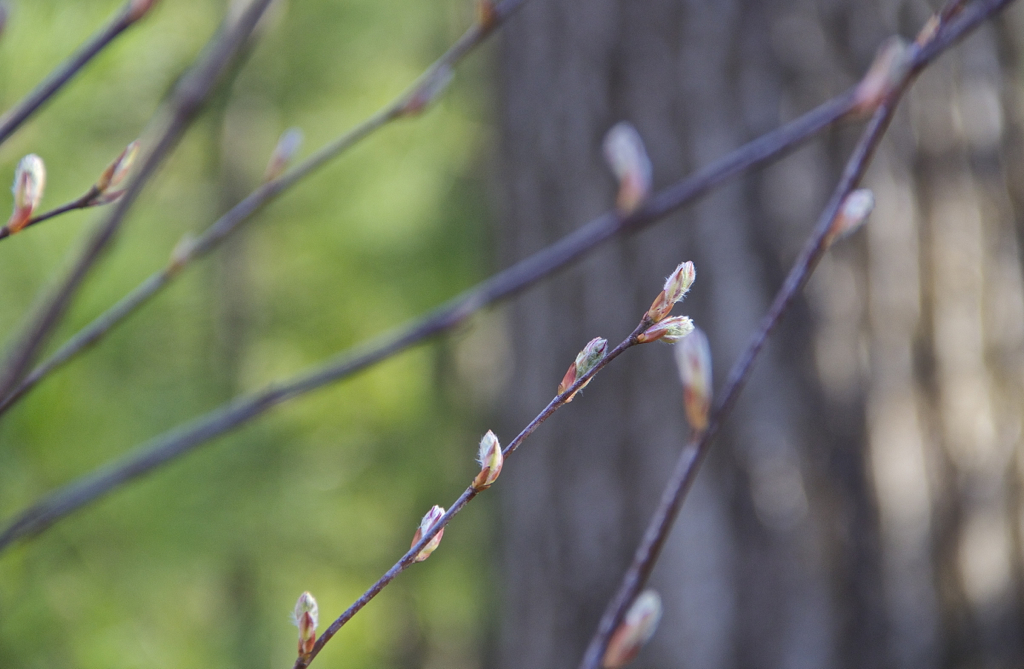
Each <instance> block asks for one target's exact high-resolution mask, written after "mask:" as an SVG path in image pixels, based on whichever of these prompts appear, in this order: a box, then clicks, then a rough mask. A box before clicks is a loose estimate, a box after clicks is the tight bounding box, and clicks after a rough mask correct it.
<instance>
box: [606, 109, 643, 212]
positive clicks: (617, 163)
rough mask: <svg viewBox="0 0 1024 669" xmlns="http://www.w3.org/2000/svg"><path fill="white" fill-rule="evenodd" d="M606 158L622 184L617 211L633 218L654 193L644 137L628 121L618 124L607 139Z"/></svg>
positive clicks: (609, 132) (620, 185)
mask: <svg viewBox="0 0 1024 669" xmlns="http://www.w3.org/2000/svg"><path fill="white" fill-rule="evenodd" d="M604 157H605V160H607V161H608V166H609V167H611V169H612V172H613V173H614V174H615V178H616V179H618V180H619V193H618V195H617V196H616V198H615V207H616V209H618V210H619V213H621V214H623V215H627V214H631V213H633V212H634V211H636V210H637V208H639V207H640V205H642V204H643V203H644V201H645V200H646V199H647V196H648V195H650V193H651V171H652V170H651V160H650V158H648V157H647V150H646V149H645V148H644V142H643V139H641V138H640V133H639V132H637V130H636V128H634V127H633V126H632V125H631V124H630V123H627V122H626V121H622V122H620V123H616V124H615V125H614V126H612V129H611V130H609V131H608V134H607V135H605V138H604Z"/></svg>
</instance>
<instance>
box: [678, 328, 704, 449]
mask: <svg viewBox="0 0 1024 669" xmlns="http://www.w3.org/2000/svg"><path fill="white" fill-rule="evenodd" d="M675 354H676V365H677V366H678V368H679V379H680V380H681V381H682V382H683V406H684V407H685V409H686V420H688V421H689V422H690V427H692V428H693V429H694V430H696V431H698V432H702V431H704V429H705V428H707V426H708V413H709V412H710V411H711V392H712V389H711V383H712V382H711V346H710V345H709V344H708V338H707V336H706V335H705V334H704V332H703V331H702V330H701V329H700V328H694V330H693V332H692V333H690V335H689V336H687V337H684V338H683V340H682V341H681V342H679V343H678V344H676V348H675Z"/></svg>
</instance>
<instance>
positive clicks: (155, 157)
mask: <svg viewBox="0 0 1024 669" xmlns="http://www.w3.org/2000/svg"><path fill="white" fill-rule="evenodd" d="M270 1H271V0H253V2H252V4H251V5H249V7H248V8H247V9H246V10H245V12H244V13H243V14H242V15H241V17H240V18H239V19H238V21H237V22H235V23H234V24H232V25H230V26H228V25H225V26H223V27H222V28H221V30H220V31H219V32H218V33H217V35H215V36H214V37H213V38H212V39H211V41H210V43H209V44H208V46H207V48H206V50H205V53H204V55H202V56H200V59H199V61H198V62H197V64H196V65H195V66H193V68H192V70H191V71H190V72H189V73H188V74H187V75H186V76H185V77H184V78H183V79H182V81H181V82H180V83H179V84H178V86H177V88H176V89H175V92H174V94H173V95H172V98H171V101H170V105H169V109H167V111H166V113H165V114H164V117H163V118H162V119H161V120H160V125H161V126H162V128H161V130H160V132H159V134H158V139H157V140H156V142H155V143H154V146H153V149H152V150H151V151H150V152H149V154H148V155H147V156H146V157H145V158H144V159H143V160H142V162H141V165H140V167H139V171H138V173H137V174H136V175H135V177H134V178H133V179H132V180H131V182H130V183H129V185H128V188H127V190H126V192H125V194H124V196H123V197H122V198H121V199H120V200H118V202H117V204H116V205H114V209H113V211H112V212H111V213H110V215H109V216H108V217H107V220H106V221H104V222H103V224H102V225H100V227H99V229H98V230H97V231H96V232H95V233H94V234H93V236H92V237H91V238H90V239H89V241H88V243H87V244H86V247H85V249H84V250H83V251H82V253H81V254H80V255H79V257H78V260H77V261H76V262H75V264H74V266H73V267H72V269H71V271H70V272H69V273H68V275H67V276H66V277H65V278H64V280H63V281H62V282H61V283H60V285H59V286H58V288H57V290H56V291H54V292H53V293H52V294H51V295H50V297H49V298H48V299H47V300H45V301H44V303H43V306H42V308H41V309H40V310H39V312H38V314H37V315H36V316H35V317H34V318H32V319H31V320H30V323H29V326H28V327H27V328H26V331H25V333H24V334H23V336H22V337H21V339H20V340H19V341H17V343H16V344H15V345H14V347H13V350H12V351H11V352H10V353H9V354H8V355H7V359H6V361H5V363H4V366H3V369H2V371H0V397H6V396H8V395H9V394H10V392H11V391H12V390H13V389H14V387H15V386H16V384H17V383H18V382H19V381H21V379H22V376H23V375H24V374H25V371H26V370H27V369H28V366H29V365H30V364H31V363H32V361H33V359H34V358H35V356H36V353H37V352H38V351H39V349H40V348H41V347H42V346H43V344H44V343H45V342H46V340H47V339H48V338H49V335H50V333H51V332H52V331H53V329H54V328H55V327H56V326H57V324H58V323H59V322H60V319H61V318H62V317H63V315H64V312H65V311H66V310H67V307H68V305H69V304H70V303H71V299H72V298H73V297H74V295H75V293H76V292H77V291H78V288H79V287H80V286H81V285H82V283H83V282H84V281H85V277H86V275H87V274H88V273H89V270H91V269H92V267H93V266H94V265H95V264H96V262H97V261H98V260H99V259H100V257H101V256H102V255H103V252H104V251H105V250H106V248H107V247H108V246H109V244H110V243H111V242H112V241H113V240H114V237H115V236H116V235H117V233H118V231H119V230H120V228H121V224H122V223H123V221H124V218H125V215H126V214H127V213H128V209H129V208H130V207H131V206H132V204H134V202H135V199H136V198H137V197H138V195H139V193H140V192H141V191H142V188H143V187H144V186H145V184H146V182H147V181H148V180H149V178H150V177H152V176H153V174H154V172H155V171H156V169H157V167H158V166H159V165H160V163H161V162H163V160H164V158H166V157H167V156H168V155H169V154H170V152H171V151H172V150H173V149H174V147H175V146H176V145H177V143H178V140H179V139H181V137H182V135H183V134H184V133H185V130H186V129H187V128H188V126H189V125H190V124H191V122H192V120H193V119H194V118H195V117H196V115H197V114H198V113H199V110H200V109H201V108H202V105H203V102H205V100H206V98H207V97H208V96H209V94H210V92H211V91H212V90H213V87H214V84H215V83H216V82H217V79H218V78H219V75H220V73H221V72H222V71H223V70H224V68H225V67H226V66H227V65H228V64H229V63H230V62H231V60H232V58H233V57H234V56H235V54H237V53H238V51H239V49H240V48H241V47H242V45H243V44H244V43H245V42H246V39H247V38H248V36H249V35H250V33H252V31H253V29H254V28H255V26H256V22H257V21H258V20H259V18H260V16H262V14H263V12H264V10H265V9H266V8H267V6H268V5H269V4H270ZM130 6H134V3H133V5H130Z"/></svg>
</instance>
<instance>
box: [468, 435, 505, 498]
mask: <svg viewBox="0 0 1024 669" xmlns="http://www.w3.org/2000/svg"><path fill="white" fill-rule="evenodd" d="M476 461H477V462H479V463H480V473H479V474H477V475H476V478H475V479H473V489H474V490H486V489H487V488H490V487H491V485H493V484H494V482H495V481H497V480H498V475H499V474H501V467H502V464H503V463H504V456H503V455H502V454H501V444H500V443H498V438H497V437H496V436H494V433H493V432H491V431H490V430H488V431H487V434H485V435H484V437H483V439H481V440H480V451H479V452H478V453H477V457H476Z"/></svg>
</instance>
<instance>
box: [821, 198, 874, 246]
mask: <svg viewBox="0 0 1024 669" xmlns="http://www.w3.org/2000/svg"><path fill="white" fill-rule="evenodd" d="M874 208H875V196H874V195H873V194H872V193H871V191H870V190H868V189H867V188H861V189H859V190H855V191H853V192H852V193H850V194H849V195H847V196H846V199H845V200H843V204H842V205H841V206H840V207H839V213H838V214H836V217H835V220H833V221H832V225H831V226H830V227H829V229H828V234H827V235H826V237H825V243H826V244H832V243H833V242H835V241H836V240H839V239H843V238H844V237H848V236H850V235H852V234H853V233H854V232H856V231H857V230H859V229H860V226H862V225H864V221H866V220H868V216H870V215H871V212H872V210H873V209H874Z"/></svg>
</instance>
